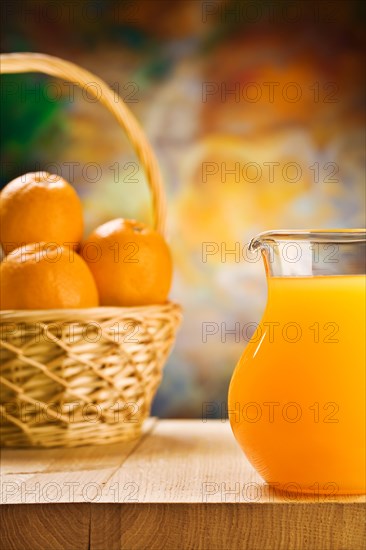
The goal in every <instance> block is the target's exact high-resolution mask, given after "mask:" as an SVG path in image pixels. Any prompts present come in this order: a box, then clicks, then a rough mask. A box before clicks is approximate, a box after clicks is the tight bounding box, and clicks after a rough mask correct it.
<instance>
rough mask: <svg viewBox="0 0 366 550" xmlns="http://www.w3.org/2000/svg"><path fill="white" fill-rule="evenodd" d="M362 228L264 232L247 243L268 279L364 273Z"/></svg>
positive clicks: (364, 242)
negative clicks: (260, 261) (255, 253)
mask: <svg viewBox="0 0 366 550" xmlns="http://www.w3.org/2000/svg"><path fill="white" fill-rule="evenodd" d="M365 244H366V230H365V229H344V230H343V229H328V230H277V231H265V232H264V233H260V234H259V235H257V236H256V237H254V238H253V239H252V240H251V241H250V244H249V250H250V251H251V252H256V251H259V250H260V251H261V253H262V257H263V260H264V264H265V268H266V272H267V275H268V276H274V277H296V276H297V277H310V276H311V277H312V276H319V275H354V274H363V273H364V272H365V259H366V255H365Z"/></svg>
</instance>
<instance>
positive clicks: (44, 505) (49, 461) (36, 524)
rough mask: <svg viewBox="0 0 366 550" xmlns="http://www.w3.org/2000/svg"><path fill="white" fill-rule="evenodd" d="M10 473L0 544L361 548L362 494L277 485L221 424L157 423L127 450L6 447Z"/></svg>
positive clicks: (9, 547) (129, 549)
mask: <svg viewBox="0 0 366 550" xmlns="http://www.w3.org/2000/svg"><path fill="white" fill-rule="evenodd" d="M2 473H3V475H2V490H3V503H4V504H3V505H2V506H1V507H0V513H1V520H2V521H1V531H2V532H1V537H2V542H3V544H2V550H13V549H14V550H20V549H21V550H28V549H30V548H32V549H35V550H53V549H56V550H58V549H59V548H60V549H61V548H62V549H64V550H79V549H80V550H81V549H84V548H87V549H92V550H105V549H107V550H144V549H146V550H148V549H149V550H150V549H151V550H155V549H159V550H160V549H162V550H165V549H166V550H221V549H222V550H224V549H225V550H226V549H229V548H230V549H232V550H239V549H240V550H243V549H246V550H364V549H365V543H364V541H365V540H366V532H365V517H366V503H365V502H366V501H365V497H364V496H332V497H329V496H321V495H314V496H311V495H310V496H307V497H302V498H298V497H295V498H294V496H293V495H284V494H280V493H278V492H276V491H273V490H271V489H270V488H269V487H268V486H267V485H266V484H265V483H264V482H263V480H262V479H261V478H260V477H259V476H258V474H257V473H256V472H255V471H254V470H253V468H252V467H251V466H250V464H249V463H248V462H247V461H246V459H245V457H244V456H243V454H242V452H241V451H240V449H239V447H238V446H237V444H236V442H235V440H234V438H233V436H232V433H231V430H230V427H229V425H228V423H222V422H220V421H209V422H201V421H197V420H188V421H184V420H174V421H173V420H165V421H156V420H154V419H151V420H150V422H149V423H147V424H146V426H145V430H144V436H143V437H142V438H141V439H140V440H139V441H134V442H131V443H129V444H128V445H126V444H118V445H107V446H104V447H100V446H97V447H82V448H77V449H67V450H65V449H52V450H39V451H36V450H34V449H33V450H16V451H15V450H5V451H3V452H2ZM73 484H74V485H73ZM66 486H71V487H73V486H74V490H73V493H72V495H71V494H70V491H69V492H67V491H65V490H62V492H61V493H59V488H60V487H61V488H62V489H64V488H65V487H66Z"/></svg>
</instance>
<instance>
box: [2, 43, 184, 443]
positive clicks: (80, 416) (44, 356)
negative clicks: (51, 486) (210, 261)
mask: <svg viewBox="0 0 366 550" xmlns="http://www.w3.org/2000/svg"><path fill="white" fill-rule="evenodd" d="M0 57H1V72H2V73H22V72H41V73H45V74H48V75H51V76H54V77H59V78H62V79H63V80H67V81H70V82H73V83H75V84H77V85H79V86H80V87H82V88H84V89H85V87H86V86H88V84H89V83H91V82H92V83H93V84H94V85H93V86H88V88H87V91H88V94H92V93H94V94H95V97H97V98H98V99H99V100H100V101H101V103H103V104H104V105H105V106H106V107H107V109H109V111H110V112H111V113H112V114H113V115H114V116H115V118H116V119H117V121H118V122H119V124H120V125H121V126H122V128H123V129H124V130H125V132H126V134H127V136H128V138H129V140H130V142H131V144H132V146H133V147H134V149H135V152H136V154H137V157H138V158H139V160H140V162H141V165H142V166H143V168H144V170H145V173H146V177H147V181H148V183H149V186H150V190H151V196H152V203H153V215H154V218H153V223H154V227H155V228H156V229H157V230H158V231H160V232H163V231H164V222H165V196H164V190H163V186H162V180H161V175H160V172H159V168H158V165H157V162H156V159H155V156H154V154H153V152H152V150H151V147H150V145H149V143H148V141H147V139H146V137H145V135H144V133H143V131H142V129H141V127H140V126H139V124H138V123H137V121H136V120H135V118H134V116H133V115H132V114H131V112H130V111H129V109H128V108H127V106H126V105H125V104H124V103H123V101H122V99H120V98H119V99H118V100H116V95H115V93H114V92H112V91H111V89H110V88H109V87H108V86H107V85H106V84H105V83H104V82H103V81H102V80H100V79H99V78H97V77H96V76H94V75H93V74H91V73H89V72H88V71H85V70H83V69H81V68H80V67H78V66H77V65H74V64H73V63H69V62H67V61H64V60H61V59H58V58H56V57H50V56H47V55H41V54H32V53H21V54H4V55H1V56H0ZM180 319H181V309H180V307H179V306H178V305H176V304H174V303H171V302H168V303H165V304H163V305H154V306H146V307H124V308H121V307H99V308H90V309H80V310H76V309H73V310H68V309H62V310H44V311H29V310H22V311H2V312H1V316H0V322H1V340H0V356H1V357H0V358H1V378H0V383H1V392H0V407H1V416H2V423H1V432H0V436H1V444H2V445H3V446H8V447H25V446H26V447H29V446H32V447H54V446H63V447H72V446H77V445H85V444H104V443H112V442H117V441H122V440H129V439H132V438H135V437H138V436H139V434H140V432H141V426H142V423H143V421H144V419H146V417H147V416H148V415H149V412H150V407H151V402H152V399H153V397H154V394H155V392H156V390H157V387H158V385H159V382H160V379H161V374H162V368H163V366H164V362H165V360H166V358H167V356H168V354H169V352H170V350H171V347H172V345H173V343H174V338H175V333H176V330H177V327H178V325H179V323H180Z"/></svg>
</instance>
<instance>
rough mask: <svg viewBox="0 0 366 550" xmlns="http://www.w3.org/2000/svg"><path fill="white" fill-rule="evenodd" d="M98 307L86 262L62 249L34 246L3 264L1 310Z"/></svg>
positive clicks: (8, 257)
mask: <svg viewBox="0 0 366 550" xmlns="http://www.w3.org/2000/svg"><path fill="white" fill-rule="evenodd" d="M97 306H98V291H97V288H96V285H95V281H94V279H93V276H92V274H91V273H90V270H89V268H88V266H87V265H86V263H85V262H84V260H83V259H82V258H81V257H80V256H79V255H78V254H77V253H76V252H74V251H73V250H71V249H69V248H65V247H63V246H59V245H54V244H46V243H32V244H28V245H25V246H22V247H20V248H17V249H16V250H14V251H13V252H11V253H10V254H8V256H6V258H5V259H4V260H3V261H2V262H1V264H0V307H1V309H57V308H84V307H85V308H86V307H97Z"/></svg>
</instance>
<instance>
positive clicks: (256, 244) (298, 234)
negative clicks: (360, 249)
mask: <svg viewBox="0 0 366 550" xmlns="http://www.w3.org/2000/svg"><path fill="white" fill-rule="evenodd" d="M281 241H295V242H297V241H309V242H315V243H362V242H366V229H358V228H356V229H274V230H270V231H263V232H262V233H259V234H258V235H256V236H255V237H253V239H252V240H251V241H250V243H249V250H252V251H254V250H257V249H258V248H260V247H261V246H263V245H266V244H274V243H276V242H281Z"/></svg>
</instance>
